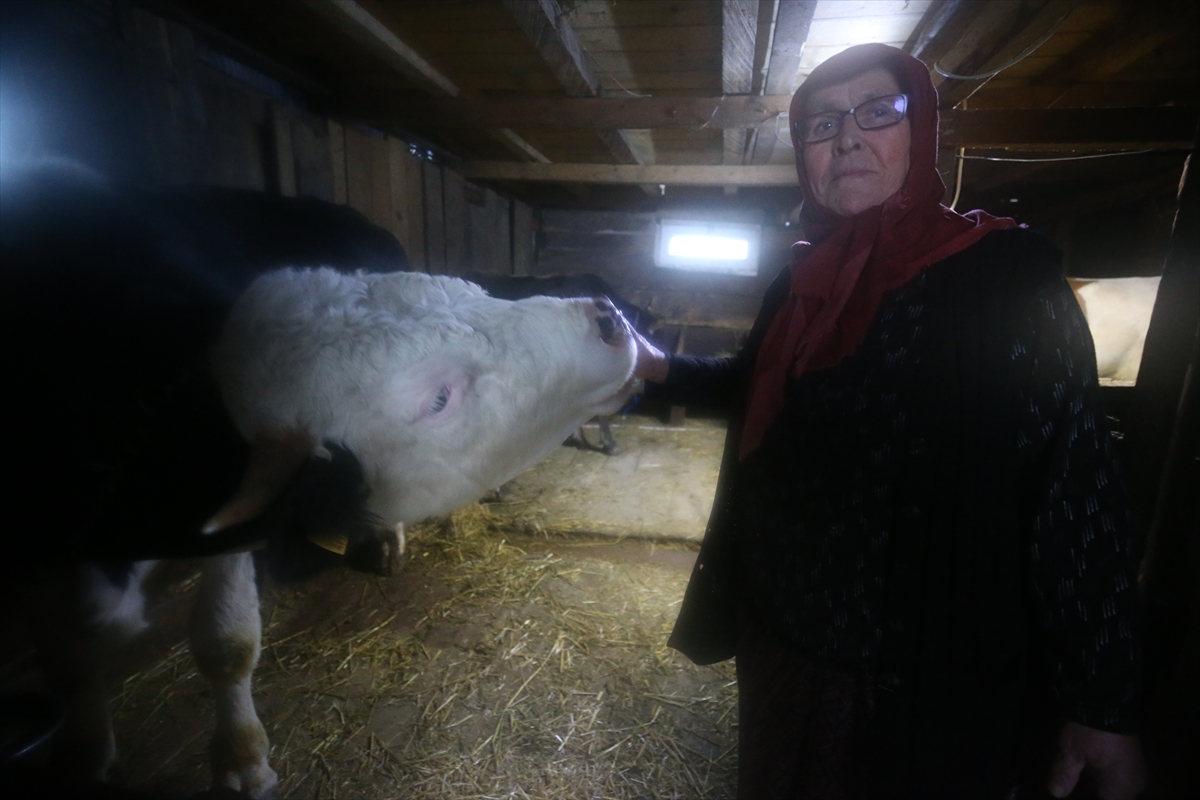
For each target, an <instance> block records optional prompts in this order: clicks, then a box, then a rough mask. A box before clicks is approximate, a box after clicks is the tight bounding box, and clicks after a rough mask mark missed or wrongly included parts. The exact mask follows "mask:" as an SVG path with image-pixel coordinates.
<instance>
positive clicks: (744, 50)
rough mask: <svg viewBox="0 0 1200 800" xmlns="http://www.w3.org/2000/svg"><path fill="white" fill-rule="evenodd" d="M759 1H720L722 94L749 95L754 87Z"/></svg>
mask: <svg viewBox="0 0 1200 800" xmlns="http://www.w3.org/2000/svg"><path fill="white" fill-rule="evenodd" d="M758 5H759V3H758V0H721V19H722V23H721V91H723V92H724V93H725V94H750V91H751V89H752V88H753V86H754V43H755V40H756V38H757V33H758Z"/></svg>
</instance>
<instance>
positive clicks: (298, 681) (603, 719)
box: [117, 506, 736, 798]
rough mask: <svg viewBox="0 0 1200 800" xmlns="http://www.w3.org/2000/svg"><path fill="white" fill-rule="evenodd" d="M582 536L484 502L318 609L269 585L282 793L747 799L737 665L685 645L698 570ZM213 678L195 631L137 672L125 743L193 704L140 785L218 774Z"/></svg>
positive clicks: (198, 783)
mask: <svg viewBox="0 0 1200 800" xmlns="http://www.w3.org/2000/svg"><path fill="white" fill-rule="evenodd" d="M580 544H581V542H580V540H579V539H578V538H567V537H565V536H564V535H563V534H562V533H561V532H557V531H544V530H535V529H534V526H532V525H522V524H521V522H520V521H519V520H518V521H515V522H514V521H512V520H507V521H502V520H501V519H500V518H499V517H497V516H496V515H494V514H493V513H492V512H491V511H489V510H488V508H487V507H486V506H472V507H469V508H468V509H466V510H464V511H462V512H459V513H458V514H456V515H454V516H453V517H451V518H449V519H447V520H442V521H439V522H435V523H429V524H426V525H422V526H418V527H416V528H415V529H413V530H411V531H410V538H409V550H408V552H409V559H410V562H409V564H408V566H406V568H405V569H404V570H402V571H401V573H400V574H399V575H397V576H395V577H393V578H390V579H381V578H372V577H364V576H357V575H356V576H349V575H347V574H345V573H341V574H338V575H336V576H330V579H329V580H328V581H325V582H323V584H322V587H318V591H317V597H316V600H315V602H316V603H317V605H318V606H319V607H318V608H314V605H313V604H314V597H313V594H312V589H311V587H301V588H299V589H278V590H274V591H271V592H269V593H267V594H266V596H264V623H265V625H264V627H265V633H264V651H263V658H262V662H261V663H260V666H259V669H258V671H257V674H256V679H255V680H256V696H257V698H258V704H259V710H260V715H261V716H262V718H263V721H264V724H265V725H266V727H267V731H268V734H269V735H270V736H271V740H272V743H273V752H272V764H273V766H274V767H275V769H276V770H277V771H278V772H279V774H280V790H279V796H280V797H283V798H289V797H297V798H317V797H321V798H326V797H329V798H332V797H344V798H351V797H354V798H374V797H379V798H384V797H387V798H393V797H397V796H403V797H410V798H509V797H513V798H588V797H597V798H599V797H603V798H626V797H628V798H634V797H637V798H660V797H661V798H677V797H688V798H698V797H726V796H732V795H733V770H734V767H735V765H734V761H735V759H734V753H733V745H734V742H735V735H734V732H733V728H734V724H735V721H736V687H735V685H734V676H733V670H732V665H730V664H724V665H718V666H716V667H711V668H698V667H695V666H693V665H691V664H690V663H689V662H687V660H686V659H684V658H683V657H682V656H680V655H679V654H677V653H675V652H674V651H671V650H669V649H667V647H666V639H667V634H668V632H669V630H670V625H671V623H672V622H673V620H674V616H675V612H676V610H677V608H678V601H679V598H680V597H682V593H683V587H684V584H685V582H686V577H687V575H686V571H685V570H680V569H674V570H670V569H665V568H663V567H662V566H656V565H653V564H648V563H613V562H612V561H607V560H603V559H599V558H594V557H591V556H590V555H589V553H588V548H586V547H580V546H579V545H580ZM322 588H323V589H325V590H328V591H327V593H325V594H322V591H321V589H322ZM206 694H207V690H206V687H205V686H204V683H203V681H201V680H200V679H199V678H198V676H196V674H195V670H194V668H193V667H192V665H191V661H190V657H189V655H188V653H187V649H186V646H182V645H181V646H180V647H177V648H175V649H174V650H172V651H171V652H170V653H169V654H168V655H167V657H166V658H164V659H163V660H162V661H161V662H159V663H158V664H156V665H154V666H153V667H151V668H150V669H147V670H144V671H143V672H142V673H140V674H138V675H136V676H134V677H133V678H131V679H130V680H129V681H127V682H126V684H125V687H124V691H123V692H122V696H121V702H120V704H119V709H118V714H117V715H118V740H119V741H121V742H122V744H123V745H127V743H128V740H129V738H130V737H131V736H132V738H134V739H135V740H136V739H138V738H139V736H140V738H141V739H143V740H147V739H150V738H152V737H154V736H156V735H158V736H160V737H161V736H165V731H166V730H167V728H166V726H167V725H168V724H169V720H167V719H162V720H159V723H161V724H159V723H156V722H154V720H155V719H156V717H162V716H163V714H164V712H165V709H167V708H168V707H171V706H172V705H174V706H176V707H179V706H181V705H182V707H184V708H185V709H187V711H188V713H191V714H192V717H191V719H192V724H191V730H192V732H193V736H192V738H191V739H190V740H188V741H186V742H182V743H179V742H171V743H168V742H165V741H163V742H161V743H160V745H159V746H160V747H164V748H166V749H168V750H171V749H174V750H177V751H178V753H177V755H176V756H172V757H171V758H172V759H173V760H171V761H170V762H169V763H166V764H165V765H164V766H163V767H161V768H160V769H158V770H157V771H154V770H152V772H154V774H153V775H151V776H148V777H147V778H146V779H144V780H137V781H135V783H136V784H138V785H141V786H143V787H147V788H159V789H164V788H168V787H170V788H172V789H173V790H175V791H181V792H186V791H187V790H192V791H194V790H195V789H196V788H200V787H202V786H203V783H204V781H205V780H206V778H205V777H204V776H205V767H204V761H205V759H204V756H203V749H204V746H205V743H206V739H207V736H208V726H207V720H208V719H211V710H209V708H210V705H208V704H207V703H208V701H207V698H206V697H204V695H206ZM198 709H205V714H204V719H205V722H204V723H202V722H200V721H199V720H197V719H196V712H197V710H198ZM155 731H158V734H155ZM138 747H139V745H137V744H135V749H136V748H138ZM126 751H127V752H129V748H128V747H126ZM168 755H169V754H168ZM163 757H164V756H159V757H158V758H159V759H160V760H158V761H157V763H159V764H162V763H163V761H162V760H161V758H163ZM147 760H148V761H149V762H150V763H154V757H149V756H148V757H147ZM126 766H127V770H126V772H127V774H131V775H133V774H135V768H136V767H137V765H136V764H134V763H130V762H127V763H126Z"/></svg>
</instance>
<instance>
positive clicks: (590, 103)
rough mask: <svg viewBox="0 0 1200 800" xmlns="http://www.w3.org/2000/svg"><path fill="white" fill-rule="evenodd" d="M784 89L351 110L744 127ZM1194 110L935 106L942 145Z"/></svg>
mask: <svg viewBox="0 0 1200 800" xmlns="http://www.w3.org/2000/svg"><path fill="white" fill-rule="evenodd" d="M790 101H791V98H790V97H787V96H786V95H764V96H762V97H754V96H742V97H724V98H721V97H673V98H663V97H625V98H592V99H581V98H557V99H556V98H546V97H544V96H529V97H526V98H521V97H518V98H510V99H506V100H491V99H489V100H484V99H467V100H454V101H450V100H426V101H424V102H419V101H417V100H413V101H412V102H407V101H406V102H403V103H399V104H396V103H392V106H393V107H394V109H395V110H394V111H391V110H390V109H386V108H385V109H379V110H376V111H374V112H364V111H360V112H359V113H357V114H352V115H350V116H352V117H355V118H357V119H360V120H362V121H365V122H369V123H371V124H374V125H377V126H379V125H385V126H386V125H388V124H399V125H403V126H405V127H413V128H420V129H437V128H444V127H464V126H465V127H490V128H511V127H522V128H537V127H550V128H597V129H601V130H616V129H620V128H700V127H702V126H703V127H708V128H717V129H721V128H747V127H752V126H754V125H755V124H759V123H761V122H764V121H766V120H769V119H773V118H774V117H775V116H776V115H778V114H779V113H780V112H781V111H783V110H786V109H787V106H788V103H789V102H790ZM1195 124H1196V110H1195V109H1194V108H1187V107H1178V106H1162V107H1156V108H1050V109H969V110H953V109H952V110H947V111H943V112H941V140H942V145H943V146H946V147H975V148H988V147H997V148H1005V147H1007V148H1018V147H1022V146H1032V147H1037V148H1048V147H1054V146H1057V147H1060V148H1067V149H1070V148H1079V149H1091V150H1097V149H1105V148H1110V149H1145V148H1151V147H1165V148H1178V147H1190V146H1191V141H1192V139H1193V137H1194V133H1195V131H1194V127H1195Z"/></svg>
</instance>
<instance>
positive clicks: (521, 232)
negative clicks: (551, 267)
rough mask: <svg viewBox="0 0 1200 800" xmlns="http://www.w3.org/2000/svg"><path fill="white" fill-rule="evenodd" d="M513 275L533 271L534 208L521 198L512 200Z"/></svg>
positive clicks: (526, 273)
mask: <svg viewBox="0 0 1200 800" xmlns="http://www.w3.org/2000/svg"><path fill="white" fill-rule="evenodd" d="M512 254H513V259H512V264H513V275H529V274H530V273H532V272H533V259H534V241H533V209H532V208H530V207H529V206H528V205H526V204H525V203H522V202H521V201H520V200H513V202H512Z"/></svg>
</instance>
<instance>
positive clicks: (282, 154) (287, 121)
mask: <svg viewBox="0 0 1200 800" xmlns="http://www.w3.org/2000/svg"><path fill="white" fill-rule="evenodd" d="M271 150H272V152H273V153H274V156H275V189H276V190H277V191H278V192H279V194H281V195H283V196H284V197H295V196H296V156H295V153H294V151H293V148H292V115H291V113H290V112H289V110H288V108H287V107H286V106H285V105H284V104H283V103H280V102H278V101H272V103H271Z"/></svg>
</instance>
